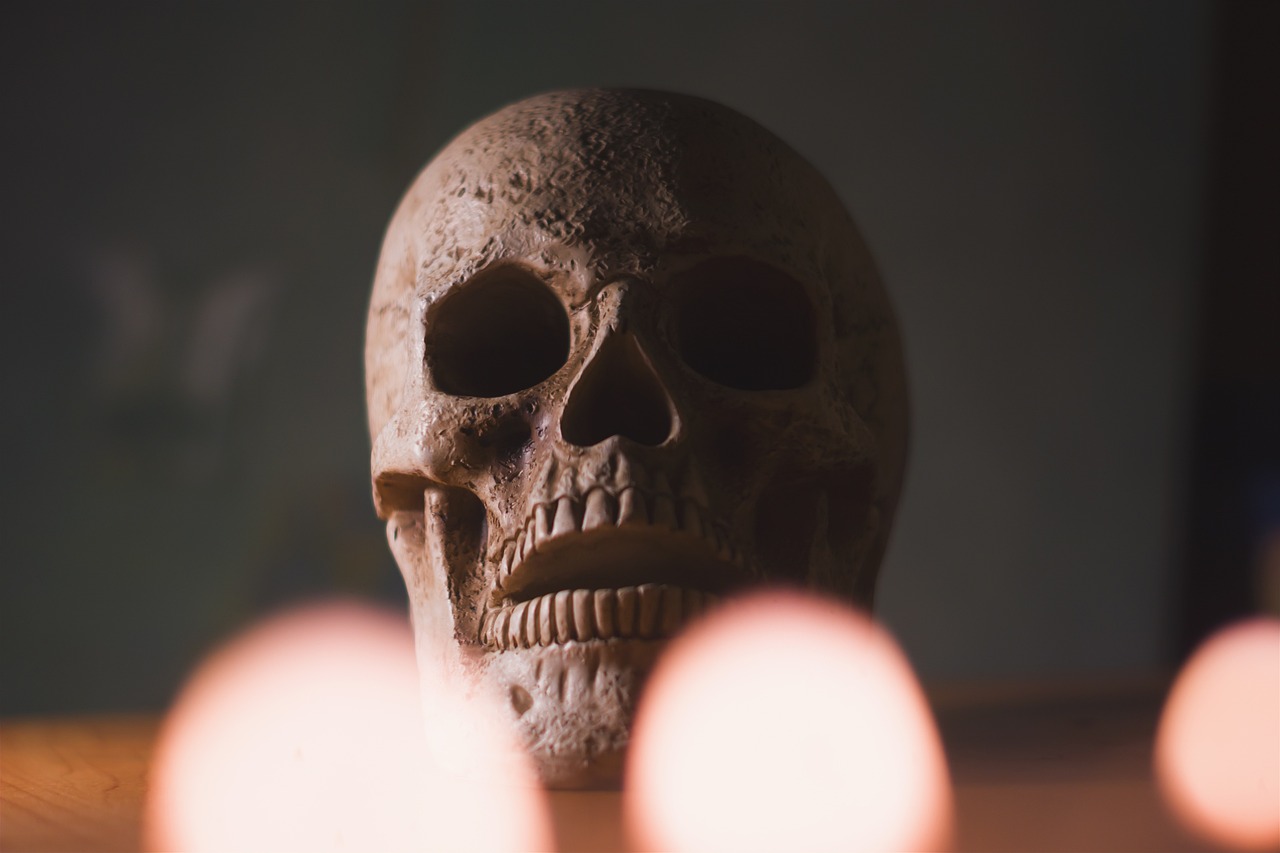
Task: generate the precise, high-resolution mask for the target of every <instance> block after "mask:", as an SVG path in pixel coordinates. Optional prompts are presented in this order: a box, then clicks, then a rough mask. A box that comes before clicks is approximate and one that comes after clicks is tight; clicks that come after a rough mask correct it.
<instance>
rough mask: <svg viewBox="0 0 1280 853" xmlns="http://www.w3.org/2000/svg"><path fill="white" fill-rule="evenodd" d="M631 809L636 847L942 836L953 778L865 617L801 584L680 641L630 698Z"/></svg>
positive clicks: (914, 688) (882, 638)
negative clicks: (633, 704)
mask: <svg viewBox="0 0 1280 853" xmlns="http://www.w3.org/2000/svg"><path fill="white" fill-rule="evenodd" d="M626 798H627V799H626V816H627V825H628V828H629V831H630V833H631V835H632V837H633V839H634V840H635V843H636V844H637V846H638V847H639V849H645V850H650V849H652V850H690V851H694V850H696V851H713V850H733V851H750V850H805V851H822V850H845V851H848V850H928V849H938V848H942V847H945V846H946V845H947V843H948V842H949V838H950V828H951V789H950V785H949V781H948V773H947V766H946V760H945V758H944V757H943V751H942V744H941V741H940V740H939V738H938V734H937V730H936V729H935V727H934V723H933V718H932V716H931V714H930V712H929V709H928V707H927V705H926V703H925V698H924V694H923V693H922V691H921V690H920V687H919V685H918V684H917V683H916V680H915V677H914V676H913V674H912V671H911V667H910V665H909V664H908V662H907V660H906V658H905V656H904V655H903V654H902V652H901V651H900V650H899V649H898V647H897V645H896V644H895V643H894V641H893V640H892V639H891V638H890V637H889V635H888V634H887V633H885V632H884V631H883V630H882V629H880V628H879V627H877V626H876V625H875V624H873V623H872V622H871V621H870V620H869V619H868V618H866V617H864V616H862V615H860V614H858V613H855V612H854V611H852V610H849V609H846V608H844V607H841V606H839V605H836V604H833V603H829V602H826V601H823V600H820V599H816V598H811V597H807V596H801V595H799V594H796V593H783V592H771V593H765V594H758V595H755V596H752V597H750V598H746V599H742V600H740V601H737V602H731V603H729V604H727V605H725V606H724V607H723V608H721V610H720V611H719V612H717V613H713V614H712V615H711V616H709V617H708V618H707V619H706V620H705V621H704V622H703V623H701V624H699V625H695V626H694V627H693V628H692V629H691V630H690V632H689V633H688V634H687V635H685V636H684V637H682V638H680V639H678V640H677V641H676V642H675V644H674V645H673V647H672V648H671V650H670V652H669V653H668V654H667V655H666V656H665V657H664V658H663V659H662V660H661V661H660V662H659V664H658V668H657V670H656V671H655V672H654V676H653V679H652V681H651V682H650V685H649V687H648V689H647V692H646V694H645V697H644V699H643V701H642V703H641V707H640V709H639V712H638V715H637V720H636V726H635V730H634V734H633V736H632V751H631V755H630V756H629V759H628V767H627V779H626Z"/></svg>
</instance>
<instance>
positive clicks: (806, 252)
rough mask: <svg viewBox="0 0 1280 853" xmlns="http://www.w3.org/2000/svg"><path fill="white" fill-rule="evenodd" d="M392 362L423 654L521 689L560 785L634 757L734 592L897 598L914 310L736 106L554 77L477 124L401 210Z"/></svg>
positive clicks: (817, 180)
mask: <svg viewBox="0 0 1280 853" xmlns="http://www.w3.org/2000/svg"><path fill="white" fill-rule="evenodd" d="M366 377H367V390H368V411H369V428H370V432H371V435H372V436H373V460H372V469H373V472H372V473H373V487H374V499H375V503H376V506H377V511H378V514H379V516H380V517H381V518H383V519H385V520H386V521H387V533H388V539H389V541H390V545H391V549H392V551H393V553H394V554H395V557H396V560H397V563H398V564H399V566H400V568H401V570H402V572H403V574H404V577H405V581H406V585H407V586H408V590H409V597H410V602H411V613H412V618H413V622H414V630H415V634H416V638H417V645H418V656H419V663H420V667H421V668H422V669H423V670H424V676H425V674H426V670H428V669H429V670H430V671H431V673H432V676H433V677H437V676H439V675H440V674H444V676H445V677H447V678H450V679H453V680H454V681H455V683H458V684H460V685H463V686H465V687H466V689H468V690H472V691H475V690H480V691H484V692H487V693H489V694H491V695H492V696H498V697H500V698H501V700H502V702H503V705H504V707H506V708H509V715H510V719H511V720H512V721H513V725H514V726H515V727H516V728H517V731H518V733H519V735H520V736H521V738H522V739H523V742H524V743H525V744H526V745H527V746H528V748H529V750H530V752H531V753H532V755H533V757H534V760H535V763H536V764H537V766H538V768H539V771H540V773H541V774H542V777H543V779H544V781H546V782H547V783H548V784H550V785H552V786H558V787H592V786H609V785H614V784H616V783H617V781H618V779H619V778H620V773H621V761H622V756H623V752H624V749H625V746H626V743H627V739H628V732H629V728H630V723H631V719H632V712H633V709H634V707H635V703H636V699H637V694H638V691H639V689H640V688H641V686H642V683H643V680H644V677H645V675H646V674H647V672H648V671H649V670H650V668H651V667H652V665H653V662H654V660H655V657H656V655H657V654H658V652H659V651H660V650H661V648H662V647H663V644H664V642H665V640H666V639H667V638H669V637H671V636H672V635H673V634H675V633H676V632H678V631H679V630H680V629H681V627H682V626H683V625H685V624H686V623H687V622H689V621H690V620H691V619H693V618H696V617H697V616H698V615H699V614H700V613H702V612H703V611H704V610H705V609H706V608H708V607H710V606H713V605H714V604H715V602H716V601H717V600H718V599H719V598H720V597H721V596H724V595H726V594H730V593H732V592H733V591H735V590H738V589H741V588H743V587H748V586H752V585H758V584H762V583H794V584H803V585H806V586H808V587H811V588H813V589H816V590H818V591H820V592H823V593H826V594H830V595H834V596H838V597H840V598H842V599H845V600H847V601H852V602H855V603H857V604H860V605H862V606H867V607H869V606H870V605H871V602H872V596H873V593H874V590H875V581H876V573H877V570H878V565H879V562H880V558H881V556H882V554H883V552H884V548H885V543H886V539H887V537H888V533H889V528H890V522H891V520H892V518H893V513H894V508H895V506H896V503H897V498H898V492H899V489H900V486H901V481H902V472H903V462H904V456H905V449H906V421H907V413H906V389H905V380H904V376H903V366H902V356H901V347H900V343H899V339H898V333H897V328H896V323H895V320H894V317H893V313H892V309H891V308H890V305H889V303H888V300H887V297H886V295H885V293H884V291H883V289H882V287H881V285H880V282H879V277H878V275H877V273H876V270H875V267H874V264H873V262H872V260H871V257H870V255H869V253H868V251H867V249H866V247H865V245H864V243H863V241H862V238H861V237H860V235H859V233H858V231H857V229H856V227H855V226H854V224H853V222H852V220H851V219H850V217H849V215H848V214H847V213H846V211H845V210H844V208H843V206H842V205H841V203H840V201H839V199H838V198H837V197H836V194H835V193H834V191H833V190H832V188H831V187H830V186H829V185H828V184H827V182H826V181H825V180H824V179H823V178H822V177H821V176H820V175H819V174H818V173H817V171H816V170H814V169H813V167H812V166H810V165H809V164H808V163H807V162H806V161H805V160H803V159H802V158H801V157H800V156H799V155H798V154H796V153H795V152H794V151H793V150H792V149H790V148H789V147H788V146H787V145H786V144H785V143H783V142H782V141H780V140H779V139H778V138H776V137H775V136H773V135H772V134H771V133H769V132H768V131H766V130H765V129H763V128H762V127H760V126H759V125H757V124H756V123H754V122H753V121H751V120H749V119H747V118H745V117H744V116H742V115H740V114H738V113H736V112H734V111H732V110H729V109H727V108H725V107H722V106H719V105H717V104H714V103H711V102H708V101H705V100H701V99H698V98H693V97H688V96H684V95H674V94H668V93H660V92H647V91H624V90H586V91H570V92H557V93H552V94H548V95H543V96H539V97H535V98H531V99H528V100H525V101H522V102H520V103H517V104H515V105H513V106H509V107H507V108H505V109H503V110H501V111H499V112H498V113H496V114H494V115H492V116H490V117H488V118H486V119H484V120H482V121H480V122H479V123H477V124H476V125H474V126H472V127H471V128H469V129H468V130H466V131H465V132H463V133H462V134H461V135H460V136H459V137H457V138H456V139H455V140H453V141H452V142H451V143H450V144H449V145H448V146H447V147H446V148H445V149H444V150H443V151H442V152H441V153H440V154H439V155H438V156H437V157H436V158H435V159H434V160H432V162H431V163H430V164H428V166H427V168H426V169H425V170H424V171H423V172H422V173H421V174H420V175H419V176H418V178H417V179H416V180H415V181H414V183H413V184H412V186H411V187H410V188H409V191H408V193H407V194H406V196H405V197H404V199H403V201H402V202H401V204H400V207H399V209H398V210H397V211H396V213H395V216H394V217H393V219H392V221H391V224H390V226H389V228H388V231H387V235H386V239H385V241H384V244H383V247H382V254H381V257H380V259H379V262H378V268H377V274H376V279H375V282H374V289H373V298H372V303H371V306H370V312H369V323H368V338H367V348H366ZM425 682H426V679H425V677H424V683H425ZM762 689H767V686H765V685H762Z"/></svg>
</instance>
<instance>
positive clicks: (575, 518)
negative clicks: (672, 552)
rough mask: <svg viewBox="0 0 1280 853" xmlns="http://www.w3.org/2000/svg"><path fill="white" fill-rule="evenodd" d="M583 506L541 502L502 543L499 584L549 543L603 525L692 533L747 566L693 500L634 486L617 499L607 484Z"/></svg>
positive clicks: (497, 555) (496, 557)
mask: <svg viewBox="0 0 1280 853" xmlns="http://www.w3.org/2000/svg"><path fill="white" fill-rule="evenodd" d="M582 504H585V505H581V504H580V502H579V501H578V500H575V499H574V498H572V497H568V496H565V497H561V498H560V499H559V500H556V501H553V502H551V503H540V504H537V505H536V506H535V507H534V510H533V513H532V514H531V515H530V517H529V518H528V519H527V520H526V521H525V523H524V525H523V526H522V527H521V529H520V533H518V534H517V535H516V536H514V537H512V538H510V539H507V540H505V541H504V542H503V543H502V550H501V553H497V552H495V555H494V558H493V559H494V562H496V563H497V564H498V586H499V587H502V586H503V585H504V584H505V583H506V580H507V578H508V577H509V576H510V575H511V573H512V572H513V571H514V570H515V569H517V568H519V567H520V564H521V563H523V562H524V561H525V560H527V559H528V558H529V557H530V556H531V555H532V554H534V553H536V552H537V551H538V549H539V548H541V547H542V545H543V543H545V542H548V541H551V540H554V539H557V538H559V537H561V536H568V535H571V534H574V533H579V532H585V531H590V530H595V529H597V528H600V527H628V526H644V527H656V528H659V529H666V530H672V531H676V532H679V533H686V534H689V535H691V536H696V537H699V538H701V539H703V540H705V541H706V543H707V545H709V546H710V547H711V550H712V551H713V553H715V554H716V556H717V557H719V558H720V559H721V560H723V561H725V562H727V563H734V564H736V565H738V566H743V565H744V560H743V559H742V555H741V554H740V552H739V551H738V549H737V548H735V547H734V546H733V543H732V542H731V541H730V539H729V536H728V534H727V533H726V532H725V530H724V529H723V528H721V527H720V526H718V525H716V524H713V523H712V522H711V516H710V513H709V512H708V511H707V509H706V508H705V507H704V506H701V505H699V504H698V503H697V502H696V501H694V500H692V499H690V498H676V497H674V496H673V495H671V494H670V493H669V492H662V491H659V492H655V493H654V494H648V493H646V492H644V491H641V490H640V489H638V488H636V487H635V486H630V487H628V488H626V489H623V490H622V491H621V492H620V493H619V494H618V495H617V496H616V497H615V496H614V495H612V494H610V493H609V492H608V491H606V490H605V489H603V488H596V489H592V490H591V491H590V492H588V493H587V497H586V500H585V502H582Z"/></svg>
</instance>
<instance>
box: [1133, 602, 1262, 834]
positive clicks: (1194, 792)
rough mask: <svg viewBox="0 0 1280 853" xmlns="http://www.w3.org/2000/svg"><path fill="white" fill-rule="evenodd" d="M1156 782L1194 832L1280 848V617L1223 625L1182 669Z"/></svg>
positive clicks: (1169, 705)
mask: <svg viewBox="0 0 1280 853" xmlns="http://www.w3.org/2000/svg"><path fill="white" fill-rule="evenodd" d="M1155 770H1156V778H1157V780H1158V782H1159V784H1160V789H1161V791H1162V792H1163V793H1164V797H1165V801H1166V802H1167V803H1168V804H1169V807H1170V808H1171V809H1172V811H1173V812H1174V814H1175V815H1177V817H1178V818H1179V819H1180V820H1181V821H1182V823H1183V824H1185V825H1186V826H1187V827H1188V828H1189V829H1191V830H1192V831H1193V832H1196V833H1197V834H1199V835H1201V836H1203V837H1205V838H1207V839H1208V840H1210V841H1211V842H1213V843H1214V844H1216V845H1221V846H1223V847H1225V848H1230V849H1237V850H1268V849H1275V848H1280V620H1278V619H1263V618H1259V619H1252V620H1249V621H1246V622H1241V623H1238V624H1236V625H1233V626H1230V627H1228V628H1225V629H1223V630H1222V631H1219V632H1218V633H1217V634H1215V635H1213V636H1212V637H1210V638H1209V639H1208V640H1206V641H1205V642H1204V643H1203V644H1202V645H1201V646H1200V648H1198V649H1197V650H1196V652H1195V654H1194V655H1192V656H1191V659H1190V660H1189V661H1188V662H1187V664H1186V665H1185V666H1184V667H1183V668H1182V671H1181V672H1180V673H1179V674H1178V678H1177V680H1176V681H1175V682H1174V684H1173V689H1172V690H1171V691H1170V693H1169V698H1168V699H1167V700H1166V702H1165V707H1164V712H1163V713H1162V715H1161V718H1160V727H1159V730H1158V732H1157V734H1156V751H1155Z"/></svg>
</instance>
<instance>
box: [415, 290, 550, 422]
mask: <svg viewBox="0 0 1280 853" xmlns="http://www.w3.org/2000/svg"><path fill="white" fill-rule="evenodd" d="M426 352H427V363H428V365H429V369H430V371H431V379H432V381H433V382H434V383H435V386H436V387H437V388H439V389H440V390H441V391H443V392H444V393H446V394H453V395H455V396H463V397H501V396H504V395H506V394H513V393H515V392H516V391H523V390H524V389H526V388H531V387H532V386H534V385H537V384H538V383H539V382H541V381H542V380H544V379H546V378H547V377H548V376H551V375H552V374H553V373H555V372H556V371H557V370H559V369H560V367H561V365H563V364H564V363H565V360H566V359H567V358H568V357H569V318H568V317H567V316H566V315H565V312H564V308H563V307H562V306H561V305H560V301H559V300H558V299H556V297H555V294H553V293H552V292H551V291H550V290H548V289H547V286H546V285H545V284H544V283H543V282H542V280H541V279H539V278H538V277H537V276H536V275H534V274H533V273H531V272H529V271H528V270H526V269H522V268H520V267H515V266H504V267H499V268H497V269H492V270H486V271H485V272H482V273H480V274H479V275H478V276H476V277H475V278H474V279H472V280H471V281H469V282H467V283H466V284H464V285H463V286H462V287H460V288H458V290H457V291H455V292H454V293H452V294H450V295H449V296H447V297H445V298H444V299H443V300H441V302H440V304H439V305H438V306H436V308H435V309H434V311H433V312H432V315H431V317H430V319H429V321H428V327H427V340H426Z"/></svg>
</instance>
